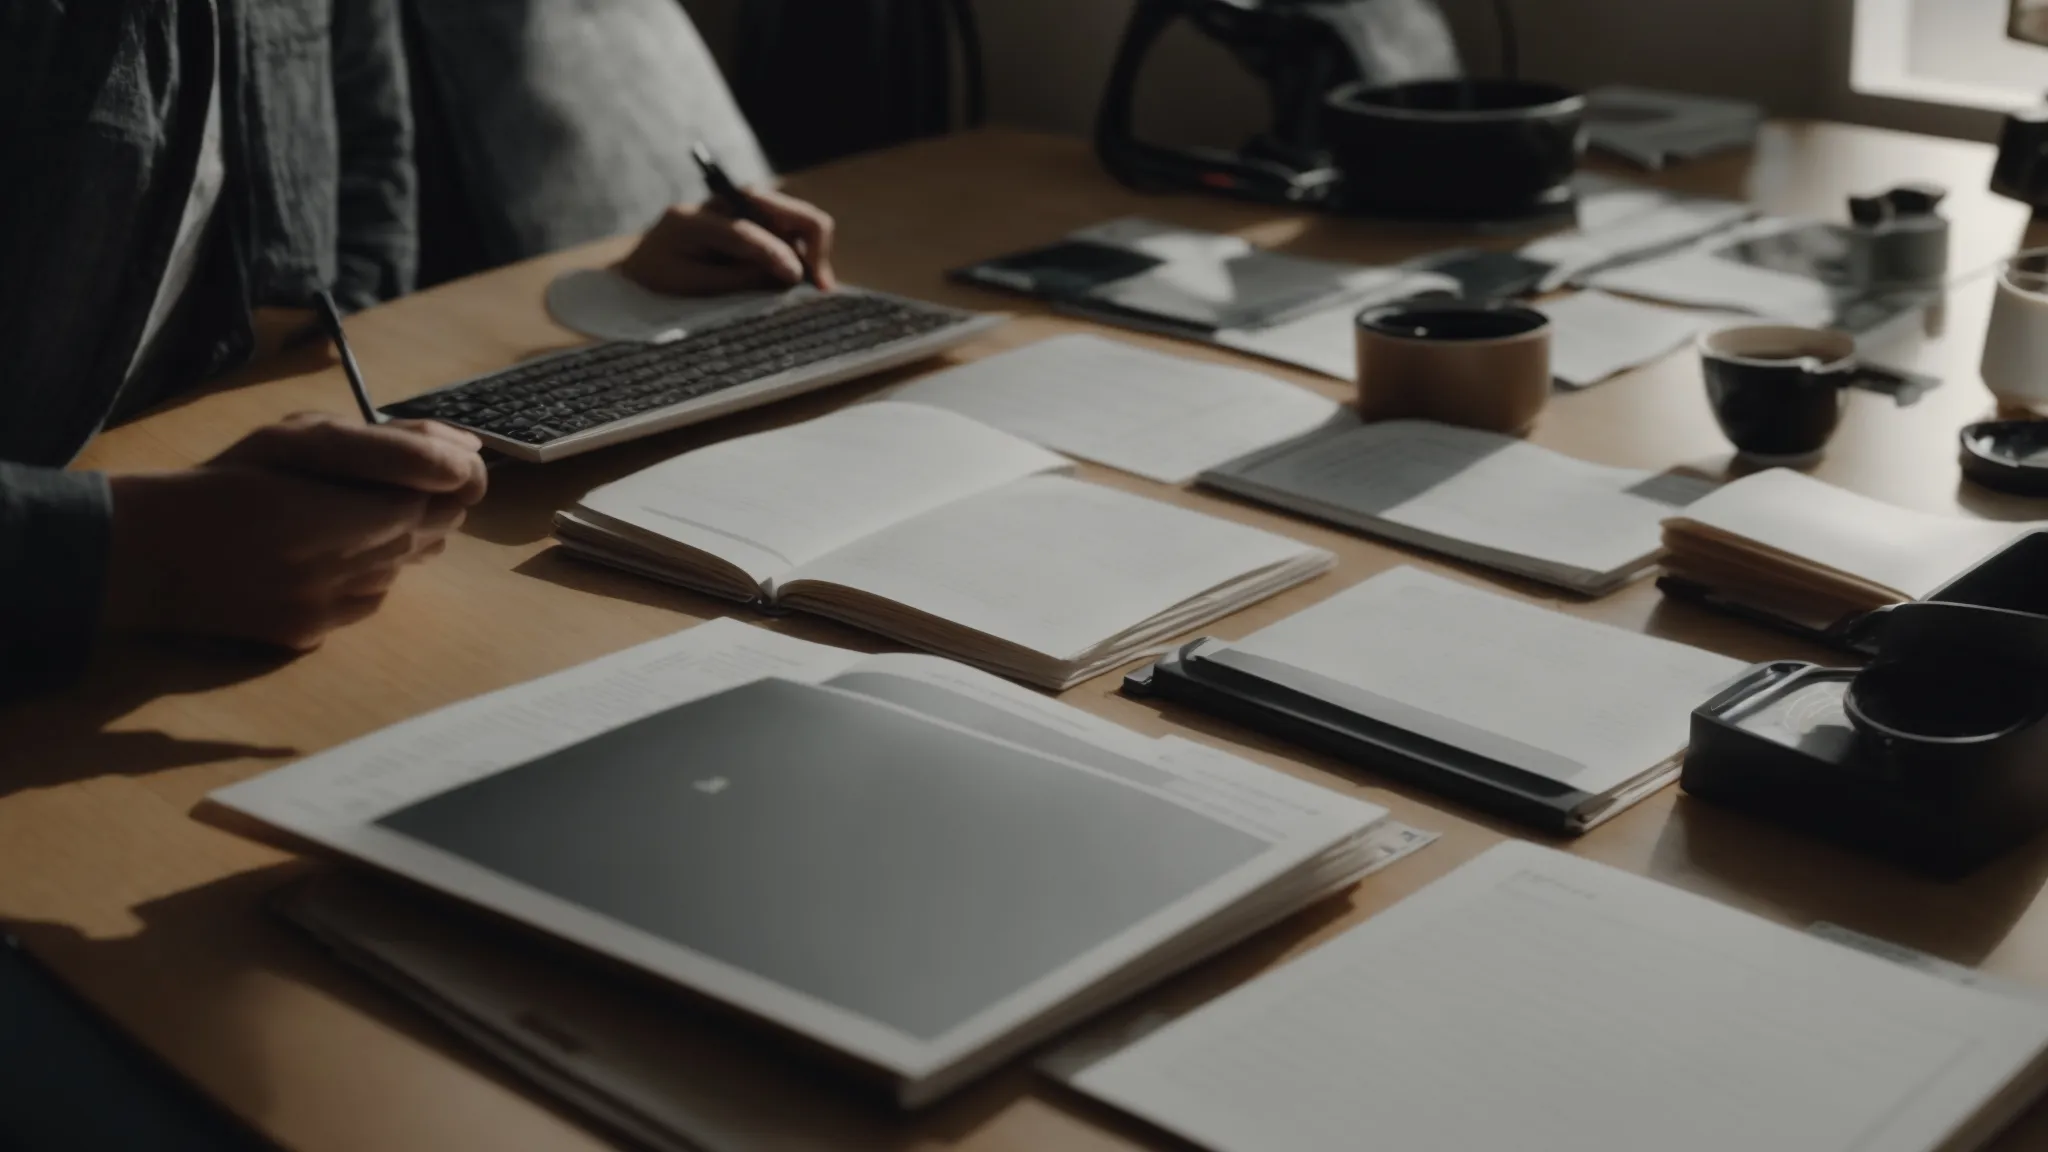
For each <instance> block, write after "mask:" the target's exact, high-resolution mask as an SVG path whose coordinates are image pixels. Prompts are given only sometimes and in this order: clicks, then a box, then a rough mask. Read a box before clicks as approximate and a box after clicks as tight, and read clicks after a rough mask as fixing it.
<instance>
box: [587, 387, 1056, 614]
mask: <svg viewBox="0 0 2048 1152" xmlns="http://www.w3.org/2000/svg"><path fill="white" fill-rule="evenodd" d="M1064 467H1067V461H1066V460H1064V459H1063V458H1061V457H1059V456H1056V455H1054V454H1052V453H1050V452H1047V451H1045V450H1044V449H1042V448H1039V447H1038V446H1036V445H1034V444H1029V443H1026V442H1025V441H1023V440H1019V439H1017V438H1016V437H1014V436H1011V435H1010V434H1009V433H1007V432H998V431H997V430H995V429H993V428H990V427H988V426H987V425H985V424H981V423H977V422H976V421H973V420H970V419H968V418H966V417H964V416H960V415H956V414H955V413H952V412H943V411H940V410H939V409H936V408H926V407H922V406H920V405H916V404H892V403H877V404H860V405H855V406H854V407H851V408H844V409H841V410H840V411H838V412H834V413H832V414H831V415H829V416H821V417H819V418H818V419H816V420H807V421H805V422H804V423H801V424H792V425H790V426H789V427H787V428H777V429H775V430H774V431H772V432H761V433H758V434H756V435H753V436H742V437H740V438H739V439H736V440H727V441H724V442H722V443H718V444H712V445H709V446H707V447H703V448H699V449H697V450H695V451H693V452H685V453H683V454H682V455H681V456H677V457H675V458H674V459H672V460H666V461H663V462H662V463H660V464H656V465H655V466H654V467H652V468H648V469H645V470H643V471H640V472H635V473H634V474H633V475H631V476H628V477H626V478H625V479H623V480H619V481H616V482H614V483H611V484H606V485H605V486H603V487H601V488H598V489H596V490H595V491H593V492H591V493H590V495H588V496H585V497H584V498H583V500H582V502H581V503H580V504H579V505H578V507H579V508H581V509H583V510H586V511H589V512H594V513H597V514H598V515H600V516H605V517H609V518H611V519H612V520H615V521H618V522H621V523H623V524H626V525H629V526H631V527H633V528H638V529H641V530H643V531H646V532H651V533H654V534H655V535H657V536H662V537H666V538H668V539H671V540H675V541H677V542H679V543H682V544H687V545H689V546H690V547H693V548H698V549H701V550H703V551H705V552H709V553H711V554H712V555H714V556H719V557H722V558H723V559H726V560H728V561H731V562H732V563H733V564H736V565H738V566H739V567H740V568H741V569H743V570H744V571H745V572H746V573H747V574H748V575H749V576H751V577H752V578H753V579H755V580H756V581H761V582H766V581H768V580H771V579H773V578H775V577H776V576H779V575H781V574H782V573H784V572H787V571H788V570H789V569H791V568H793V567H795V566H797V565H798V564H801V563H803V562H804V561H805V560H808V559H810V558H811V557H814V556H821V555H823V554H825V553H826V552H830V551H831V550H832V549H834V548H836V547H838V546H839V545H841V544H844V543H846V542H848V541H850V540H855V539H858V538H859V537H861V536H864V535H866V534H867V533H869V532H873V531H875V530H876V529H878V528H882V527H886V526H887V525H890V524H893V523H895V522H896V521H898V520H902V519H906V518H908V517H911V516H915V515H917V514H918V513H920V512H923V511H926V510H927V509H931V508H936V507H938V506H939V505H941V504H944V503H946V502H948V501H951V500H958V499H960V498H961V497H964V496H971V495H973V494H974V493H976V492H981V491H985V490H987V489H989V488H994V487H997V486H999V485H1002V484H1007V483H1009V482H1010V481H1012V480H1016V479H1018V478H1020V477H1024V476H1029V475H1032V474H1033V473H1037V472H1046V471H1052V470H1056V469H1060V468H1064Z"/></svg>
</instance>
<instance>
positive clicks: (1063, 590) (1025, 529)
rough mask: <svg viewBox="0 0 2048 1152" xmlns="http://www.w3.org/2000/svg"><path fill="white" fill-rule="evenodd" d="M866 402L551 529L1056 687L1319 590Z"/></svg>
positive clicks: (626, 489) (999, 439)
mask: <svg viewBox="0 0 2048 1152" xmlns="http://www.w3.org/2000/svg"><path fill="white" fill-rule="evenodd" d="M1068 466H1069V465H1068V462H1067V461H1066V460H1065V459H1064V458H1062V457H1060V456H1056V455H1054V454H1053V453H1051V452H1047V451H1045V450H1044V449H1042V448H1039V447H1037V446H1035V445H1032V444H1030V443H1028V442H1026V441H1024V440H1020V439H1018V438H1017V437H1014V436H1011V435H1009V434H1008V433H1005V432H999V431H997V430H996V429H994V428H990V427H988V426H987V425H984V424H981V423H978V422H977V421H975V420H972V419H969V418H968V417H965V416H961V415H957V414H955V413H952V412H946V411H941V410H939V409H936V408H928V407H925V406H922V405H917V404H904V403H896V402H887V401H885V402H878V403H872V404H862V405H857V406H855V407H851V408H846V409H843V410H841V411H838V412H835V413H832V414H831V415H828V416H823V417H820V418H818V419H816V420H811V421H807V422H805V423H802V424H796V425H792V426H790V427H787V428H780V429H776V430H775V431H772V432H763V433H760V434H758V435H754V436H745V437H741V438H739V439H735V440H728V441H725V442H723V443H719V444H713V445H711V446H709V447H705V448H699V449H697V450H696V451H694V452H687V453H685V454H683V455H681V456H678V457H676V458H674V459H672V460H668V461H665V462H663V463H661V464H657V465H655V466H654V467H652V468H648V469H646V470H644V471H641V472H637V473H635V474H633V475H631V476H628V477H626V478H625V479H623V480H619V481H617V482H615V483H611V484H607V485H605V486H603V487H601V488H598V489H596V490H595V491H593V492H591V493H590V494H589V495H587V496H585V497H584V498H583V499H582V500H581V501H579V502H578V503H577V504H576V506H575V507H574V508H573V509H570V510H568V511H566V512H563V513H561V514H559V515H558V516H557V517H556V522H555V531H556V536H557V538H558V539H559V540H560V541H561V542H562V544H563V545H564V546H566V547H568V548H569V549H571V550H572V551H574V552H576V553H578V554H580V555H583V556H586V557H588V558H590V559H594V560H599V561H603V562H606V563H610V564H615V565H617V566H619V567H622V568H626V569H629V570H631V571H635V572H639V573H642V574H644V575H648V576H652V577H655V578H656V579H661V580H668V581H672V582H674V583H677V584H682V585H685V586H688V587H692V588H698V589H701V590H703V591H707V592H711V593H713V594H715V595H720V596H727V597H731V598H732V599H735V600H746V601H760V602H763V603H772V604H776V605H780V606H781V607H784V608H791V609H800V610H802V611H806V612H812V613H816V614H818V615H821V616H829V617H832V618H833V619H836V620H841V621H844V622H846V623H848V624H852V625H854V626H856V627H860V628H866V629H869V630H871V631H874V632H878V633H881V634H882V635H884V636H888V637H891V638H893V639H896V640H900V641H902V642H904V643H907V644H911V645H914V646H916V647H919V648H925V649H928V650H931V651H934V652H938V653H940V654H942V655H947V656H952V657H954V658H956V659H960V660H965V661H967V662H969V663H971V664H977V665H980V666H982V667H985V668H989V669H992V670H994V671H997V672H1000V673H1002V674H1003V675H1006V676H1014V677H1016V678H1018V679H1020V680H1025V681H1029V682H1031V683H1034V684H1041V685H1044V686H1046V687H1052V688H1065V687H1068V686H1070V685H1073V684H1076V683H1079V682H1080V681H1082V680H1085V679H1087V678H1089V677H1090V676H1093V675H1095V674H1097V673H1099V672H1101V671H1103V670H1105V669H1107V668H1112V667H1114V666H1116V665H1117V664H1119V663H1122V662H1124V661H1126V660H1128V659H1130V658H1131V657H1132V656H1133V655H1134V654H1136V653H1138V652H1141V651H1143V650H1144V649H1145V648H1147V647H1149V646H1151V645H1154V644H1157V643H1158V642H1160V641H1161V640H1164V639H1166V638H1168V637H1171V636H1174V635H1177V634H1179V633H1181V632H1184V631H1186V630H1188V629H1190V628H1193V627H1196V626H1197V625H1200V624H1202V623H1205V622H1207V621H1210V620H1214V619H1216V618H1217V617H1219V616H1222V615H1225V614H1227V613H1229V612H1233V611H1236V610H1237V609H1239V608H1241V607H1243V606H1245V605H1246V604H1250V603H1253V602H1255V601H1257V600H1260V599H1263V598H1265V597H1267V596H1270V595H1272V594H1273V593H1275V592H1278V591H1279V590H1281V589H1283V588H1287V587H1290V586H1292V585H1294V584H1298V583H1300V582H1301V581H1303V580H1307V579H1309V578H1310V577H1312V576H1315V575H1317V574H1319V573H1321V572H1323V571H1325V570H1327V569H1328V568H1330V567H1331V565H1332V564H1334V563H1335V558H1334V557H1332V556H1331V555H1330V554H1329V553H1327V552H1324V551H1322V550H1321V549H1318V548H1312V547H1309V546H1307V545H1305V544H1302V543H1299V542H1297V541H1294V540H1289V539H1286V538H1285V537H1281V536H1276V535H1273V534H1272V533H1269V532H1262V531H1259V530H1258V529H1255V528H1249V527H1245V526H1244V525H1240V524H1234V523H1232V522H1230V521H1227V520H1219V519H1217V518H1215V517H1212V516H1206V515H1203V514H1202V513H1199V512H1193V511H1189V510H1187V509H1184V508H1178V507H1175V506H1173V505H1171V504H1164V503H1161V502H1159V501H1156V500H1148V499H1145V498H1143V497H1140V496H1133V495H1130V494H1128V493H1125V492H1120V491H1117V490H1115V489H1111V488H1105V487H1101V486H1098V485H1094V484H1084V483H1081V482H1078V481H1075V480H1071V479H1068V478H1066V477H1063V476H1059V475H1055V473H1058V472H1061V471H1064V470H1065V469H1067V468H1068Z"/></svg>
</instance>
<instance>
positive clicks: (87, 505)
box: [0, 463, 112, 699]
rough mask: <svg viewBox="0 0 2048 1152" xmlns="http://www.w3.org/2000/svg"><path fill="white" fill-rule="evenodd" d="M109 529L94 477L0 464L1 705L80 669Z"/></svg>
mask: <svg viewBox="0 0 2048 1152" xmlns="http://www.w3.org/2000/svg"><path fill="white" fill-rule="evenodd" d="M111 523H112V501H111V499H110V498H109V496H108V493H107V482H106V478H105V477H103V476H101V475H99V474H98V473H93V472H62V471H58V470H55V469H50V468H29V467H25V466H22V465H19V464H7V463H0V699H10V698H13V697H17V696H23V695H28V694H31V693H35V692H41V691H48V690H50V689H54V688H58V687H62V686H63V685H65V684H67V683H69V682H70V681H71V680H73V679H75V678H76V677H77V676H78V674H79V672H80V671H82V670H83V669H84V667H85V662H86V659H87V657H88V656H89V655H90V654H91V651H92V645H93V640H94V637H95V636H96V635H97V634H98V631H99V624H100V609H101V605H102V601H103V599H104V596H105V590H106V578H107V561H108V554H109V548H110V544H111V538H112V529H111Z"/></svg>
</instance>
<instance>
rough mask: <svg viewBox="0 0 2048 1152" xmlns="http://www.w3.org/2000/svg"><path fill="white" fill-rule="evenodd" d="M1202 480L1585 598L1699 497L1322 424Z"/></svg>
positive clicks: (1646, 563)
mask: <svg viewBox="0 0 2048 1152" xmlns="http://www.w3.org/2000/svg"><path fill="white" fill-rule="evenodd" d="M1202 482H1203V483H1205V484H1208V485H1210V486H1212V487H1215V488H1221V489H1222V490H1224V491H1226V492H1231V493H1234V494H1236V495H1239V496H1244V497H1247V498H1249V499H1252V500H1257V501H1259V502H1260V503H1264V504H1271V505H1273V506H1275V507H1278V508H1284V509H1287V510H1288V511H1290V512H1298V513H1300V514H1302V515H1305V516H1313V517H1315V518H1316V519H1318V520H1327V521H1330V522H1331V523H1334V524H1340V525H1343V526H1344V527H1346V528H1354V529H1357V530H1358V531H1360V532H1367V533H1370V534H1372V535H1374V536H1384V537H1386V538H1387V539H1389V540H1393V541H1396V542H1398V543H1402V544H1408V545H1412V546H1414V547H1417V548H1427V549H1430V550H1431V551H1434V552H1441V553H1443V554H1444V555H1446V556H1455V557H1457V558H1458V559H1460V560H1469V561H1471V562H1473V563H1475V564H1485V565H1487V566H1488V567H1492V568H1499V569H1501V570H1502V571H1505V572H1512V573H1515V574H1516V575H1518V576H1527V577H1529V578H1531V579H1534V580H1541V581H1543V582H1545V583H1547V584H1555V585H1558V586H1559V587H1562V588H1568V589H1570V590H1572V591H1574V592H1580V593H1584V594H1587V595H1595V596H1597V595H1601V594H1603V593H1606V592H1610V591H1612V590H1614V589H1615V588H1618V587H1620V586H1621V585H1623V584H1625V583H1627V582H1628V581H1630V580H1632V579H1635V578H1636V577H1638V576H1641V575H1643V574H1644V573H1645V572H1647V571H1648V570H1649V569H1650V568H1651V566H1653V565H1654V564H1655V563H1656V560H1657V557H1658V554H1659V553H1660V552H1661V551H1662V550H1663V544H1662V541H1661V540H1660V539H1659V530H1658V525H1659V524H1660V523H1661V522H1662V521H1663V520H1664V518H1665V517H1667V516H1670V515H1672V514H1673V513H1674V512H1675V511H1677V510H1678V509H1679V508H1680V507H1682V506H1683V505H1685V504H1686V503H1688V502H1690V501H1691V500H1694V499H1697V498H1698V497H1699V496H1700V495H1702V494H1704V493H1705V492H1707V491H1708V490H1710V489H1711V488H1712V484H1711V483H1710V482H1708V481H1704V480H1698V479H1694V478H1692V477H1688V476H1682V475H1677V474H1672V473H1663V474H1659V473H1654V472H1645V471H1642V470H1640V469H1636V468H1611V467H1608V466H1606V465H1603V464H1592V463H1588V462H1587V461H1584V460H1578V459H1575V458H1573V457H1570V456H1565V455H1562V454H1560V453H1557V452H1552V451H1551V450H1549V449H1548V448H1539V447H1537V446H1536V445H1534V444H1530V443H1527V442H1525V441H1522V440H1518V439H1515V438H1514V437H1511V436H1500V435H1496V434H1494V433H1492V432H1480V431H1476V430H1474V429H1471V428H1456V427H1452V426H1451V425H1448V424H1437V423H1434V422H1431V421H1427V420H1386V421H1380V422H1377V423H1371V424H1361V423H1358V422H1356V421H1351V422H1347V423H1341V424H1333V425H1331V426H1329V427H1327V428H1323V429H1319V430H1317V431H1315V432H1311V433H1309V434H1308V435H1306V436H1303V437H1301V438H1299V439H1296V440H1292V441H1289V442H1287V443H1284V444H1280V445H1277V446H1275V447H1272V448H1269V449H1265V450H1262V451H1259V452H1254V453H1252V454H1250V455H1248V456H1245V457H1242V458H1240V459H1238V460H1234V461H1231V462H1230V463H1228V464H1224V465H1221V466H1220V467H1216V468H1212V469H1210V470H1209V471H1207V472H1204V473H1203V474H1202Z"/></svg>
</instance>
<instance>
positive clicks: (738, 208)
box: [690, 143, 824, 288]
mask: <svg viewBox="0 0 2048 1152" xmlns="http://www.w3.org/2000/svg"><path fill="white" fill-rule="evenodd" d="M690 155H692V156H694V157H696V158H697V167H698V168H699V169H700V170H701V171H702V172H703V173H704V185H705V187H707V188H709V189H711V194H712V195H713V196H715V197H717V198H718V199H720V200H723V201H725V206H726V207H727V208H730V209H732V212H733V214H734V215H735V216H738V217H739V218H740V219H742V220H745V221H748V222H750V223H753V224H756V225H759V226H760V227H761V228H763V229H765V230H766V231H767V233H768V234H769V235H770V236H776V237H780V236H781V235H782V233H780V232H777V231H776V230H775V226H774V225H773V224H770V223H769V222H768V217H767V216H766V215H764V214H763V213H762V211H761V206H760V205H759V204H757V203H755V202H754V198H753V197H752V196H749V195H747V194H746V193H745V192H744V191H742V190H741V189H740V186H739V185H737V184H735V183H733V182H732V177H730V176H728V175H726V174H725V169H723V168H721V167H719V166H718V161H717V160H715V159H713V158H712V155H711V149H709V148H706V147H705V146H704V145H703V144H701V143H699V144H696V145H693V146H692V147H691V148H690ZM789 248H790V251H792V252H795V253H796V262H797V266H798V267H799V268H802V269H803V273H804V283H806V284H809V285H810V286H811V287H813V288H822V287H824V285H822V284H820V283H818V273H817V270H816V269H814V268H812V267H811V262H810V260H809V258H807V257H806V256H805V255H804V253H803V249H801V248H798V247H797V246H796V245H794V244H791V245H790V246H789Z"/></svg>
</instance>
